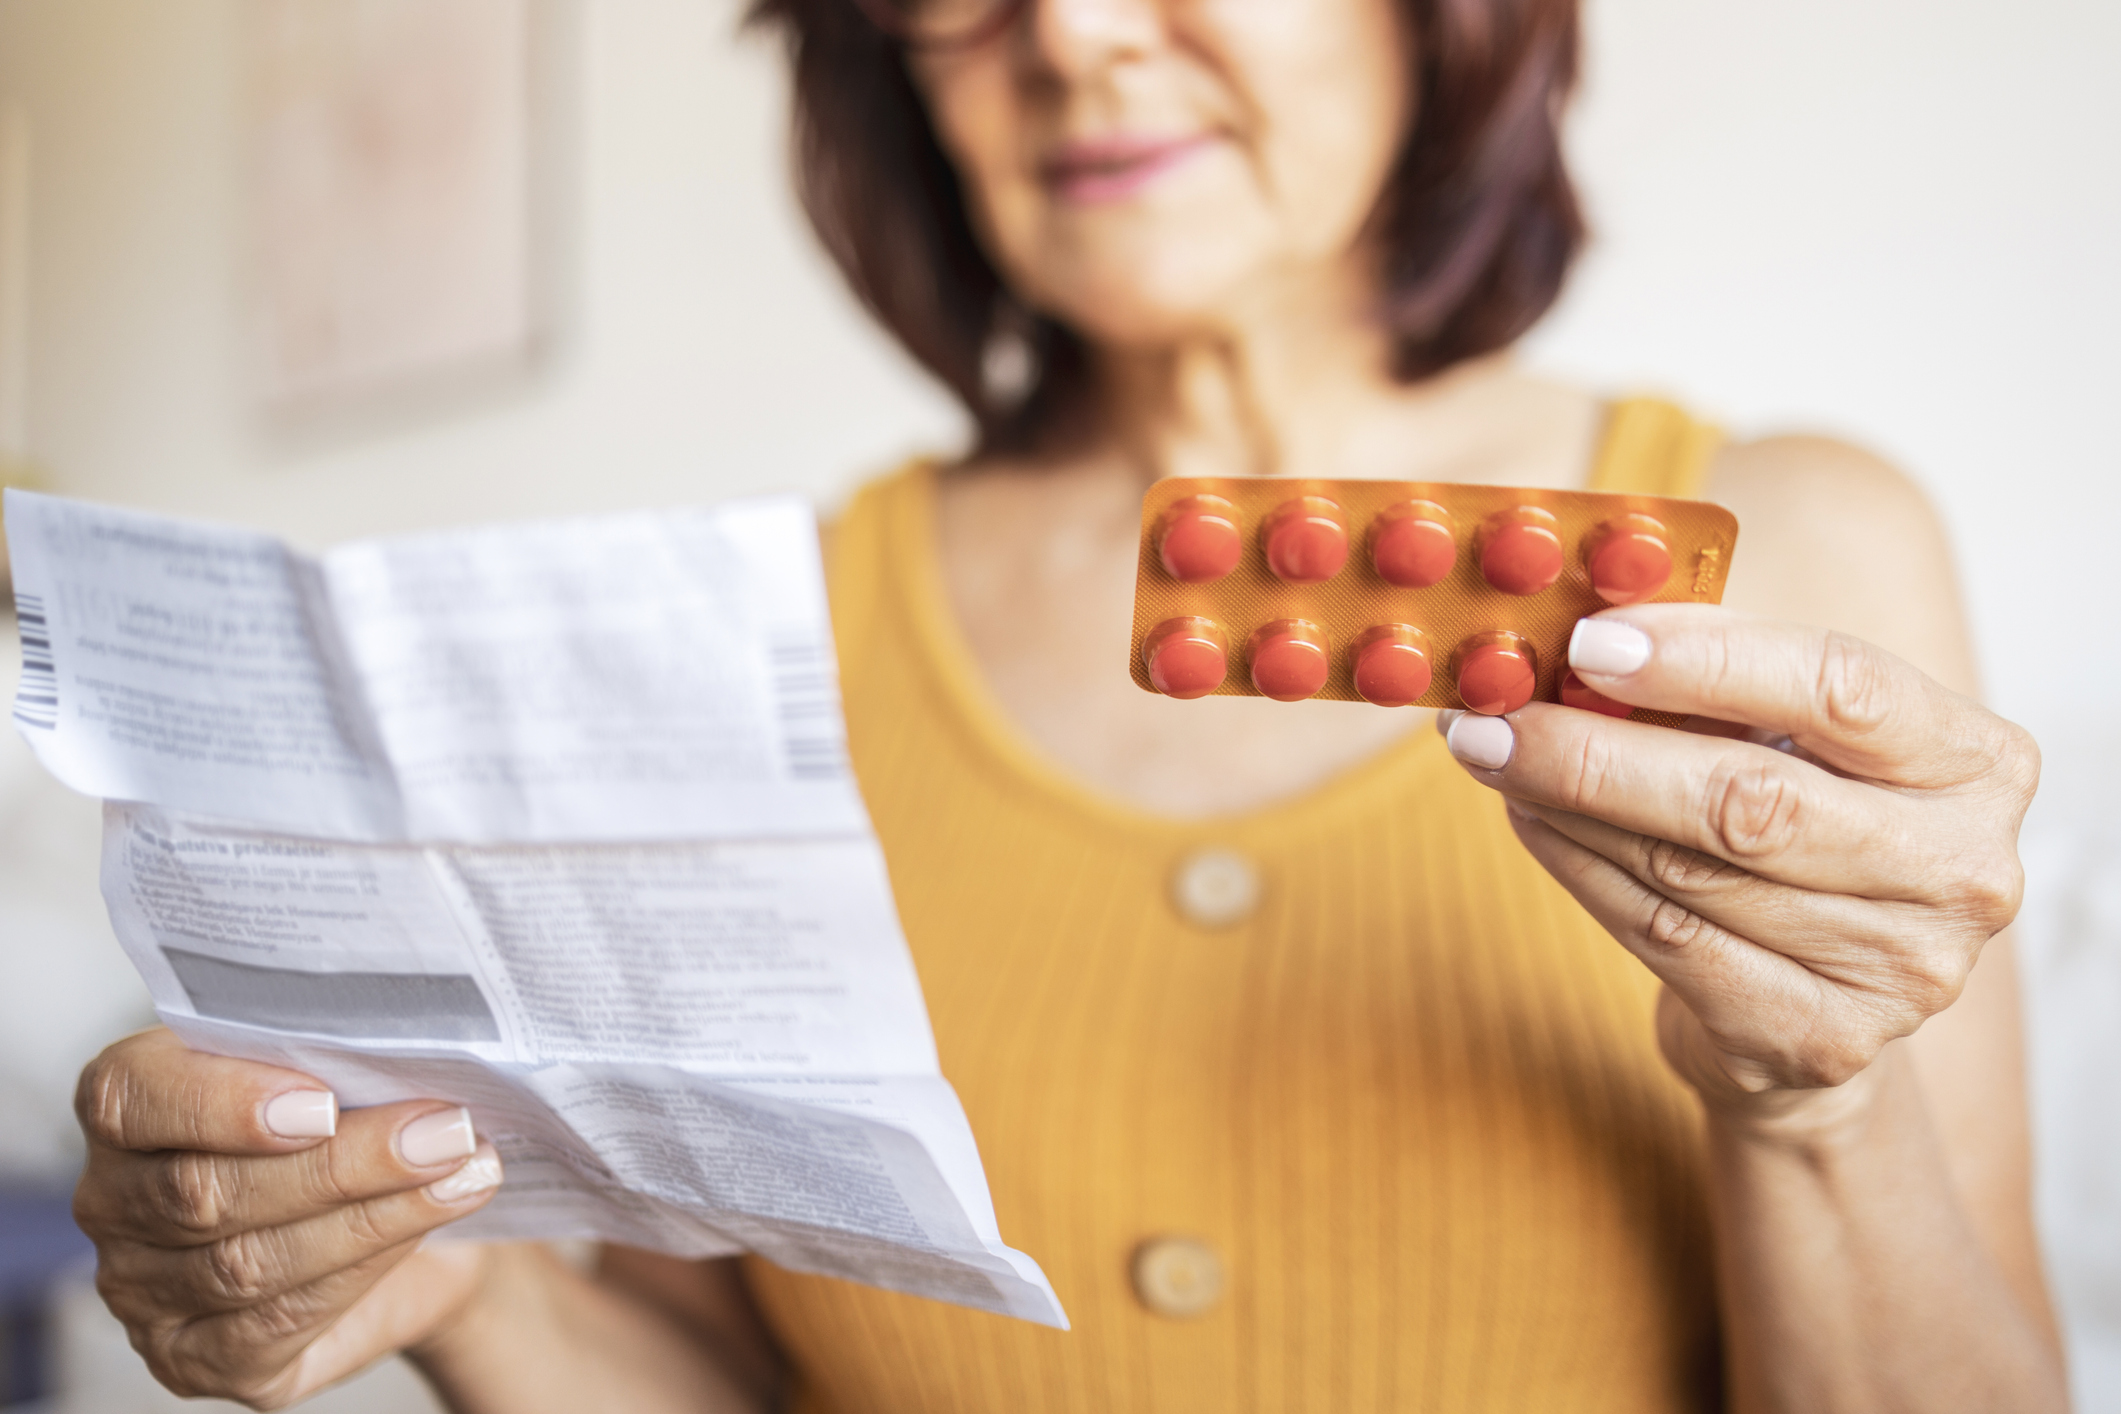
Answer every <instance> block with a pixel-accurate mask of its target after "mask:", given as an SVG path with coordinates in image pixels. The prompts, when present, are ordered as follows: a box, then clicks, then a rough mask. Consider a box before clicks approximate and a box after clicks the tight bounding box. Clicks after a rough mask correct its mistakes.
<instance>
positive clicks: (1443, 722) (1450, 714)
mask: <svg viewBox="0 0 2121 1414" xmlns="http://www.w3.org/2000/svg"><path fill="white" fill-rule="evenodd" d="M1464 715H1465V713H1464V712H1462V711H1460V710H1459V709H1458V708H1456V707H1445V708H1443V709H1441V710H1439V711H1438V712H1437V714H1436V734H1437V735H1438V736H1441V737H1443V738H1444V739H1445V740H1446V741H1448V740H1449V739H1450V736H1451V723H1453V722H1455V721H1457V720H1458V719H1459V718H1460V717H1463V716H1464Z"/></svg>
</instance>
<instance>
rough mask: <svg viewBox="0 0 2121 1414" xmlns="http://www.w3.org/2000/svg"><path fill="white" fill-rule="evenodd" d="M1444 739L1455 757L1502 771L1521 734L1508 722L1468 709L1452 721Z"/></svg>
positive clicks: (1473, 764)
mask: <svg viewBox="0 0 2121 1414" xmlns="http://www.w3.org/2000/svg"><path fill="white" fill-rule="evenodd" d="M1443 740H1444V745H1445V746H1448V747H1449V748H1451V754H1452V755H1453V756H1456V757H1457V758H1458V759H1459V760H1461V761H1463V762H1465V763H1466V764H1467V765H1468V766H1478V767H1479V768H1480V769H1481V770H1483V771H1500V770H1501V769H1502V768H1503V767H1505V766H1507V765H1509V764H1510V753H1511V752H1512V751H1514V750H1515V749H1516V747H1517V733H1515V732H1513V731H1511V730H1510V724H1509V723H1508V722H1505V721H1504V720H1503V719H1502V718H1500V717H1489V716H1484V715H1482V714H1481V713H1479V712H1468V713H1466V714H1465V715H1464V716H1463V717H1460V718H1459V719H1458V720H1457V721H1455V722H1453V723H1451V729H1450V730H1449V731H1447V732H1445V733H1444V738H1443Z"/></svg>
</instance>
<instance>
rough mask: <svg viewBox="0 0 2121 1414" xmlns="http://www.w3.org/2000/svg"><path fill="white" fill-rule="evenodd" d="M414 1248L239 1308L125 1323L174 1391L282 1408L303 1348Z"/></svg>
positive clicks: (295, 1381) (295, 1385)
mask: <svg viewBox="0 0 2121 1414" xmlns="http://www.w3.org/2000/svg"><path fill="white" fill-rule="evenodd" d="M419 1247H420V1244H419V1242H418V1241H417V1240H415V1241H412V1242H406V1243H403V1244H400V1245H399V1246H397V1247H393V1248H390V1249H389V1250H387V1251H384V1252H379V1253H377V1254H375V1255H374V1256H372V1257H370V1258H368V1259H367V1260H365V1261H362V1262H359V1263H356V1264H355V1265H354V1266H351V1267H348V1268H345V1269H343V1270H341V1271H338V1272H334V1273H332V1274H331V1275H329V1276H327V1277H325V1278H324V1279H322V1280H321V1281H318V1282H314V1283H312V1284H311V1285H309V1286H306V1287H302V1288H299V1289H297V1290H294V1291H289V1292H286V1293H284V1294H282V1295H280V1296H276V1297H273V1298H271V1299H270V1300H267V1301H264V1302H260V1303H259V1304H257V1305H255V1306H249V1307H245V1308H243V1309H241V1310H237V1311H229V1312H224V1313H221V1314H218V1315H211V1316H198V1317H190V1318H180V1317H170V1318H166V1319H161V1320H157V1321H154V1322H152V1323H149V1322H140V1323H129V1324H136V1329H135V1332H134V1337H133V1344H134V1346H135V1347H136V1348H137V1349H138V1350H139V1351H140V1353H141V1354H142V1355H143V1356H145V1357H146V1360H147V1364H148V1368H149V1369H150V1370H151V1371H153V1373H154V1376H155V1378H156V1379H157V1380H159V1381H161V1382H162V1384H164V1385H165V1386H167V1387H168V1388H169V1389H171V1390H173V1391H175V1392H176V1393H178V1394H181V1395H189V1396H199V1395H209V1396H219V1397H221V1398H226V1399H236V1400H240V1401H242V1402H243V1403H245V1404H248V1405H250V1406H251V1407H252V1408H254V1409H279V1408H283V1407H285V1406H286V1405H287V1404H288V1403H291V1402H292V1401H293V1400H294V1399H296V1398H298V1397H300V1395H301V1394H302V1393H304V1392H305V1391H303V1390H302V1389H300V1388H299V1385H300V1383H301V1373H302V1372H301V1366H302V1363H303V1360H302V1357H303V1355H304V1353H305V1351H306V1350H307V1349H308V1347H310V1346H311V1345H313V1344H315V1343H317V1342H318V1341H319V1340H320V1339H321V1338H322V1337H323V1336H324V1334H325V1333H326V1332H328V1331H329V1330H330V1329H331V1327H332V1324H333V1323H334V1322H335V1321H337V1320H338V1319H339V1318H340V1317H341V1316H342V1315H344V1314H345V1313H346V1312H347V1311H349V1310H350V1309H351V1308H353V1307H354V1306H356V1305H358V1303H359V1302H360V1301H361V1299H362V1298H363V1297H364V1296H366V1295H367V1294H368V1293H369V1292H371V1291H373V1290H375V1288H376V1287H378V1286H379V1285H381V1284H382V1283H383V1282H384V1281H385V1280H386V1279H387V1278H388V1277H389V1276H390V1274H391V1272H392V1271H393V1270H396V1269H399V1268H400V1267H401V1266H402V1264H404V1263H405V1262H406V1261H407V1260H408V1259H410V1258H412V1257H413V1256H415V1255H416V1254H417V1253H418V1252H419ZM375 1353H378V1354H380V1353H381V1352H380V1351H378V1352H375Z"/></svg>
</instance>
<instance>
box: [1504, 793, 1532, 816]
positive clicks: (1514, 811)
mask: <svg viewBox="0 0 2121 1414" xmlns="http://www.w3.org/2000/svg"><path fill="white" fill-rule="evenodd" d="M1502 808H1503V809H1504V810H1507V811H1509V812H1510V815H1511V817H1512V818H1513V819H1517V820H1537V819H1538V818H1539V817H1538V816H1537V815H1534V814H1533V813H1532V812H1531V811H1530V810H1527V809H1526V808H1525V804H1524V802H1523V801H1521V800H1519V799H1518V798H1517V797H1516V796H1514V795H1506V796H1504V797H1503V798H1502Z"/></svg>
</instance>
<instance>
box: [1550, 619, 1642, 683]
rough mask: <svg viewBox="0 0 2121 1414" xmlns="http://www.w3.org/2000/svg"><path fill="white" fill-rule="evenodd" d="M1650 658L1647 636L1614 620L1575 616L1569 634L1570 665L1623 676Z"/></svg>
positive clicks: (1586, 670) (1584, 669)
mask: <svg viewBox="0 0 2121 1414" xmlns="http://www.w3.org/2000/svg"><path fill="white" fill-rule="evenodd" d="M1649 661H1650V636H1649V635H1648V634H1646V633H1644V632H1643V631H1642V630H1641V629H1639V628H1636V627H1635V626H1634V625H1632V624H1624V623H1620V622H1618V621H1617V620H1614V619H1578V620H1577V621H1576V631H1575V632H1573V633H1571V634H1570V635H1569V666H1570V667H1572V668H1574V669H1575V670H1576V671H1577V672H1579V673H1600V674H1603V675H1604V676H1606V677H1609V678H1623V677H1626V676H1627V675H1628V674H1629V673H1632V672H1634V671H1635V670H1636V669H1638V668H1640V667H1641V666H1642V665H1643V664H1644V663H1647V662H1649Z"/></svg>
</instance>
